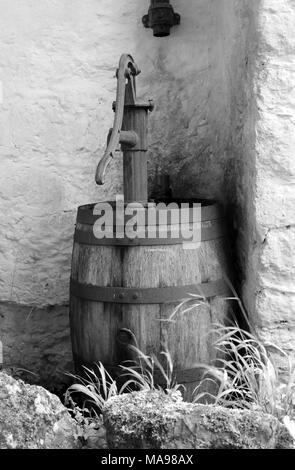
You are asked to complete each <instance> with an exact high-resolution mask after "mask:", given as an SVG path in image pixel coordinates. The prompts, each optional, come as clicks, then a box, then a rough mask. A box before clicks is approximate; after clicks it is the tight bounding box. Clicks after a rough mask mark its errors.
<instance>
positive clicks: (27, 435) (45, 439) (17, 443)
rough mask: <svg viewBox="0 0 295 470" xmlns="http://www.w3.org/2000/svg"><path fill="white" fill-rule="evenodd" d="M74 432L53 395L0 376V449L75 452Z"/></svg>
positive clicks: (75, 438) (70, 421) (1, 374)
mask: <svg viewBox="0 0 295 470" xmlns="http://www.w3.org/2000/svg"><path fill="white" fill-rule="evenodd" d="M77 431H78V430H77V424H76V422H75V421H74V420H73V419H72V418H71V416H70V414H69V413H68V411H67V409H66V408H65V407H64V406H63V404H62V403H61V401H60V399H59V398H58V397H57V396H56V395H53V394H52V393H50V392H48V391H47V390H45V389H44V388H43V387H39V386H36V385H29V384H26V383H25V382H23V381H22V380H16V379H14V378H13V377H11V376H9V375H7V374H6V373H4V372H0V449H9V448H10V449H73V448H79V447H80V443H79V441H78V439H77V437H76V436H77V434H78V432H77Z"/></svg>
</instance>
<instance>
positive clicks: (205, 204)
mask: <svg viewBox="0 0 295 470" xmlns="http://www.w3.org/2000/svg"><path fill="white" fill-rule="evenodd" d="M99 203H101V204H110V205H111V206H112V207H113V208H114V209H115V207H116V201H114V200H112V201H98V202H95V203H90V204H85V205H82V206H79V207H78V210H77V222H78V223H81V224H86V225H93V224H94V223H95V222H96V220H97V219H98V218H99V215H95V214H93V209H94V207H95V206H96V205H97V204H99ZM152 203H154V204H160V203H164V204H168V203H169V204H171V203H176V204H178V205H179V206H180V204H190V205H191V206H192V205H193V204H194V203H195V204H201V221H202V222H205V221H209V220H216V219H220V218H223V217H224V214H223V209H222V206H221V205H220V204H218V203H217V202H216V201H214V200H202V199H181V200H180V199H174V200H171V201H168V200H161V201H149V203H148V204H152ZM126 206H127V204H124V208H126ZM144 207H146V208H147V207H148V206H147V204H146V205H144ZM192 207H193V206H192ZM192 207H191V209H192ZM131 217H132V216H125V219H126V220H128V219H129V218H131ZM114 219H115V217H114Z"/></svg>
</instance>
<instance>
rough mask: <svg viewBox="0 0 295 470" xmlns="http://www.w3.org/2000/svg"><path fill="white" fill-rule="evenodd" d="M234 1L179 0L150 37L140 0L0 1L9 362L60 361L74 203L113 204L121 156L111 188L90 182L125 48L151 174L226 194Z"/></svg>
mask: <svg viewBox="0 0 295 470" xmlns="http://www.w3.org/2000/svg"><path fill="white" fill-rule="evenodd" d="M229 1H230V3H232V0H210V1H208V0H199V1H198V2H196V1H195V0H179V1H177V3H176V4H175V9H176V11H177V12H179V13H180V14H181V17H182V22H181V26H180V27H178V28H173V30H172V34H171V36H170V37H168V38H163V39H156V38H153V36H152V32H151V30H145V29H144V28H143V26H142V24H141V17H142V15H143V14H145V13H146V12H147V9H148V6H149V1H148V0H146V1H142V2H139V1H138V0H120V2H118V1H117V0H85V1H83V2H81V1H78V0H50V1H49V0H43V1H37V0H18V1H16V0H0V5H1V17H0V41H1V49H0V80H1V82H2V85H3V103H2V104H1V114H0V116H1V117H0V119H1V122H0V128H1V134H0V154H1V159H0V204H1V210H0V230H1V244H0V298H1V300H2V302H3V303H2V306H1V312H2V319H0V321H1V323H0V326H1V335H2V339H3V337H4V345H3V353H4V363H5V362H6V363H9V364H13V363H14V364H16V365H18V366H26V368H28V369H30V370H33V371H36V372H37V373H38V374H40V375H42V374H43V376H44V373H45V374H46V372H44V370H42V367H43V366H44V365H46V364H47V363H48V361H47V357H48V354H47V352H48V350H50V351H51V352H50V354H51V359H50V364H51V365H50V371H48V373H47V375H48V378H49V380H50V377H51V378H52V380H53V381H54V380H56V371H55V365H57V364H58V365H59V367H60V368H64V367H67V365H68V360H69V355H70V342H69V331H68V319H67V316H68V312H67V308H66V305H67V302H68V282H69V275H70V258H71V248H72V237H73V231H74V221H75V215H76V207H77V206H78V205H81V204H85V203H89V202H93V201H96V200H101V199H109V198H113V197H114V195H115V194H116V193H117V192H121V189H122V188H121V183H122V163H121V159H120V158H119V155H118V158H117V159H115V160H114V162H113V163H112V166H111V168H110V171H109V175H108V178H107V183H106V185H105V186H104V187H100V188H98V187H97V186H96V185H95V183H94V173H95V167H96V164H97V162H98V160H99V158H100V157H101V155H102V152H103V149H104V146H105V141H106V135H107V131H108V129H109V127H110V125H111V124H112V119H113V113H112V110H111V103H112V101H113V99H114V96H115V89H116V80H115V79H114V70H115V67H116V66H117V63H118V59H119V56H120V54H121V53H123V52H130V53H131V54H133V55H134V57H135V58H136V60H137V62H138V63H139V65H140V67H141V69H142V71H143V72H142V75H141V76H139V79H138V90H139V94H140V95H142V96H145V97H153V98H154V100H155V103H156V109H155V111H154V112H153V114H152V115H151V120H150V152H149V157H150V168H149V171H150V174H151V176H153V175H154V174H155V172H156V170H157V168H158V170H160V171H163V172H168V173H170V174H171V175H172V176H173V177H174V178H173V181H172V183H173V186H174V192H175V194H177V195H178V196H191V195H194V196H196V195H200V196H205V197H217V198H221V196H223V189H224V174H225V172H226V167H227V160H228V159H229V152H228V148H227V145H228V139H229V136H230V129H229V126H230V115H229V103H230V100H229V95H230V83H229V81H228V74H227V69H228V67H229V66H230V58H231V55H232V52H231V50H232V49H234V47H235V43H234V41H235V40H236V39H233V38H231V29H229V30H227V28H228V25H229V24H230V23H231V22H232V23H234V22H235V14H236V12H235V11H234V10H231V11H230V13H228V12H227V7H228V4H229ZM229 15H233V17H232V19H231V18H230V17H229ZM28 306H32V307H34V308H33V309H31V307H29V310H28ZM48 306H51V308H48ZM63 306H64V307H63ZM30 338H31V339H30ZM20 345H22V346H23V355H21V354H20V352H19V351H20V350H21V348H20ZM29 345H31V346H29ZM55 350H56V351H57V352H56V357H55V359H54V351H55ZM37 356H38V359H36V357H37Z"/></svg>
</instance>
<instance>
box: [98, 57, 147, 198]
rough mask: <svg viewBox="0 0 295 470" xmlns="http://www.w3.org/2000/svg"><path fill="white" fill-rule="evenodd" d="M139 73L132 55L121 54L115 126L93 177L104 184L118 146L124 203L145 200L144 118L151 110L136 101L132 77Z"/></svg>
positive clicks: (145, 141) (145, 134)
mask: <svg viewBox="0 0 295 470" xmlns="http://www.w3.org/2000/svg"><path fill="white" fill-rule="evenodd" d="M139 73H140V70H139V68H138V67H137V65H136V64H135V62H134V60H133V58H132V57H131V55H129V54H123V55H122V56H121V58H120V62H119V68H118V69H117V80H118V83H117V96H116V102H115V103H114V105H113V109H114V111H115V118H114V124H113V128H112V129H110V131H109V135H108V138H107V148H106V151H105V153H104V155H103V157H102V159H101V160H100V162H99V164H98V167H97V170H96V176H95V180H96V182H97V184H104V182H105V173H106V169H107V167H108V165H109V163H110V161H111V160H112V158H113V157H114V155H115V151H116V150H117V147H118V145H119V144H121V149H122V151H123V173H124V199H125V202H134V201H137V202H146V201H147V157H146V152H147V115H148V111H151V110H152V109H153V103H152V101H149V103H138V102H137V100H136V83H135V77H136V75H138V74H139Z"/></svg>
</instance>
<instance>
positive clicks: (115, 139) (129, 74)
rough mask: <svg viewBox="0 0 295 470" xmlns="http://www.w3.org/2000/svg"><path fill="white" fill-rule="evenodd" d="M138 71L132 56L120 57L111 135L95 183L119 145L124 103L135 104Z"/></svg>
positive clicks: (101, 180) (102, 181)
mask: <svg viewBox="0 0 295 470" xmlns="http://www.w3.org/2000/svg"><path fill="white" fill-rule="evenodd" d="M139 73H140V70H139V68H138V67H137V65H136V64H135V62H134V60H133V58H132V56H131V55H130V54H123V55H122V56H121V58H120V62H119V68H118V69H117V73H116V76H117V80H118V82H117V95H116V106H115V118H114V124H113V129H112V131H111V135H110V137H108V139H107V148H106V150H105V153H104V155H103V157H102V159H101V160H100V162H99V164H98V166H97V169H96V175H95V181H96V183H97V184H100V185H101V184H104V180H105V172H106V169H107V167H108V165H109V163H110V161H111V160H112V158H113V157H114V153H115V151H116V149H117V147H118V145H119V142H120V134H121V129H122V122H123V115H124V105H125V104H135V102H136V83H135V77H136V75H138V74H139Z"/></svg>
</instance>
